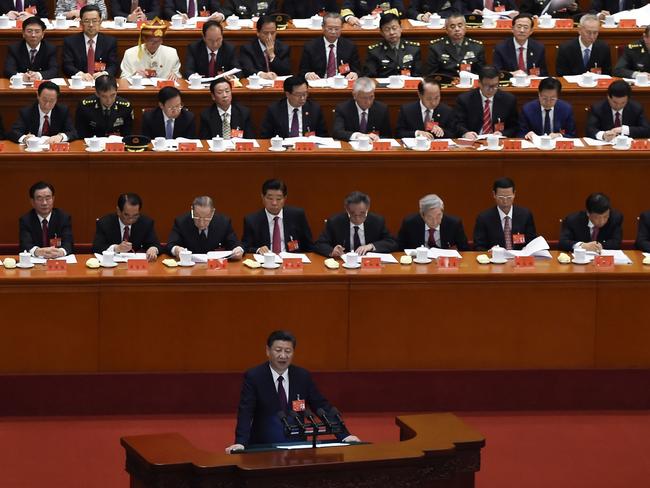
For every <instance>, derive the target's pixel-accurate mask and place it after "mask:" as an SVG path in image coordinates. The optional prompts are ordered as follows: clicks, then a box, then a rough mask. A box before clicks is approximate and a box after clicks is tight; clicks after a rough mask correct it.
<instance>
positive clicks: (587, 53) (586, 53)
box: [582, 48, 591, 69]
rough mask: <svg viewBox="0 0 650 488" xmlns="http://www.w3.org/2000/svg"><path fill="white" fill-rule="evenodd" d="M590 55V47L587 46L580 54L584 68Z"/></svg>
mask: <svg viewBox="0 0 650 488" xmlns="http://www.w3.org/2000/svg"><path fill="white" fill-rule="evenodd" d="M590 57H591V49H589V48H587V49H585V52H584V53H583V55H582V64H584V65H585V69H587V65H588V64H589V58H590Z"/></svg>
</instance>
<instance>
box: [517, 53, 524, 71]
mask: <svg viewBox="0 0 650 488" xmlns="http://www.w3.org/2000/svg"><path fill="white" fill-rule="evenodd" d="M517 69H519V70H520V71H526V63H525V62H524V48H523V47H520V48H519V57H518V58H517Z"/></svg>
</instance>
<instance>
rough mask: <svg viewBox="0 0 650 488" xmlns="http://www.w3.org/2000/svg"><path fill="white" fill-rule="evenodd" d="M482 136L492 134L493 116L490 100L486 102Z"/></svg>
mask: <svg viewBox="0 0 650 488" xmlns="http://www.w3.org/2000/svg"><path fill="white" fill-rule="evenodd" d="M481 134H492V114H490V100H485V106H484V107H483V127H481Z"/></svg>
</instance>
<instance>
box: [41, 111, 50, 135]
mask: <svg viewBox="0 0 650 488" xmlns="http://www.w3.org/2000/svg"><path fill="white" fill-rule="evenodd" d="M49 135H50V117H49V115H43V127H42V128H41V136H49Z"/></svg>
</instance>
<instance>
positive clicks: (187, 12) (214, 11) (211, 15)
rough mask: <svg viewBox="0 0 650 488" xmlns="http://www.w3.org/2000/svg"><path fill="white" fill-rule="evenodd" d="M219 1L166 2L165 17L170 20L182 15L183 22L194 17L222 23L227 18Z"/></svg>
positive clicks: (179, 0) (187, 0)
mask: <svg viewBox="0 0 650 488" xmlns="http://www.w3.org/2000/svg"><path fill="white" fill-rule="evenodd" d="M223 12H224V9H223V7H222V6H221V3H220V2H219V0H165V3H164V8H163V15H164V16H165V17H164V18H165V20H170V19H171V18H172V17H173V16H174V15H176V14H177V13H180V14H181V15H182V16H183V21H184V22H186V21H187V20H188V19H191V18H194V17H203V18H205V19H206V20H207V19H212V20H216V21H217V22H222V21H223V20H224V19H225V18H226V16H225V15H224V13H223Z"/></svg>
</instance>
